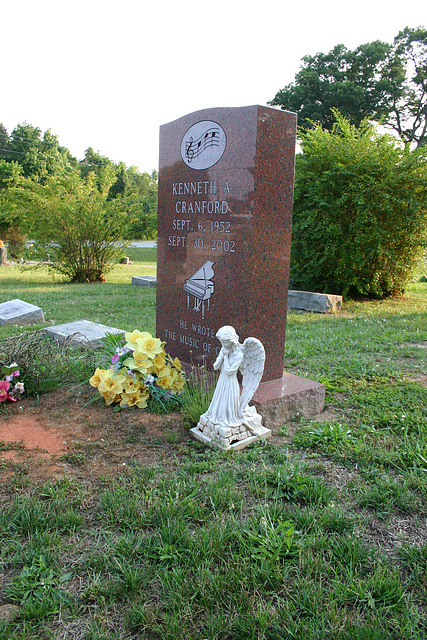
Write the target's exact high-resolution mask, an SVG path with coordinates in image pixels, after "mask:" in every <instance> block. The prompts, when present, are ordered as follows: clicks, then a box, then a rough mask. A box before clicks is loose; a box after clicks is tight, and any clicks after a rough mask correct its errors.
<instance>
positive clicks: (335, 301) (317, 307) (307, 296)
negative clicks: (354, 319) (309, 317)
mask: <svg viewBox="0 0 427 640" xmlns="http://www.w3.org/2000/svg"><path fill="white" fill-rule="evenodd" d="M341 305H342V296H336V295H333V294H331V293H314V292H312V291H295V290H293V289H289V291H288V309H302V311H313V312H314V313H337V312H338V311H341Z"/></svg>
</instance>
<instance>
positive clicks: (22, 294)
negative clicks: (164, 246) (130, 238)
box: [0, 247, 156, 340]
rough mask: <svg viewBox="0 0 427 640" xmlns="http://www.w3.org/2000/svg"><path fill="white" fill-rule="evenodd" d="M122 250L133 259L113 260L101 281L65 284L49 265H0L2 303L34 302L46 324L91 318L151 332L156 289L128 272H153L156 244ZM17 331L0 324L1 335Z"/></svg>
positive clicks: (102, 322)
mask: <svg viewBox="0 0 427 640" xmlns="http://www.w3.org/2000/svg"><path fill="white" fill-rule="evenodd" d="M126 255H127V256H128V257H129V258H130V259H131V260H132V261H133V264H131V265H124V264H116V265H115V266H114V268H113V269H112V270H111V271H110V272H109V273H108V274H107V275H106V281H105V282H104V283H102V284H69V283H66V282H63V281H62V279H61V278H60V277H58V276H54V275H53V274H50V273H49V271H48V269H47V267H40V268H37V269H35V268H34V267H32V268H28V267H26V266H24V267H21V266H19V265H7V266H6V267H1V269H0V303H1V302H6V301H7V300H11V299H13V298H19V299H21V300H24V301H25V302H29V303H31V304H35V305H37V306H39V307H41V308H42V309H43V312H44V315H45V320H46V322H47V323H49V324H61V323H63V322H72V321H73V320H91V321H93V322H100V323H101V324H105V325H108V326H112V327H118V328H119V329H124V330H128V329H129V330H132V329H134V328H137V327H140V326H144V327H145V328H146V330H147V331H150V332H155V300H156V291H155V289H151V288H148V287H137V286H135V285H132V284H131V282H132V276H141V275H156V249H138V248H132V247H130V248H128V249H127V250H126ZM43 326H44V325H33V326H32V327H24V330H33V329H41V328H42V327H43ZM18 331H19V330H18ZM16 333H17V327H14V326H13V325H9V326H6V327H0V340H1V339H2V337H6V336H9V335H15V334H16Z"/></svg>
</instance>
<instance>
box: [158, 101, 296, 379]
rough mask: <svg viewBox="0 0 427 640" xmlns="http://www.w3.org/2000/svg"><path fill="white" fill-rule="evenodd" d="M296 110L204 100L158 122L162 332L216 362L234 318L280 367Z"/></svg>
mask: <svg viewBox="0 0 427 640" xmlns="http://www.w3.org/2000/svg"><path fill="white" fill-rule="evenodd" d="M295 139H296V115H295V114H294V113H290V112H286V111H280V110H277V109H272V108H269V107H264V106H257V105H255V106H249V107H238V108H218V109H206V110H203V111H197V112H195V113H191V114H189V115H186V116H184V117H182V118H180V119H179V120H175V121H174V122H171V123H169V124H165V125H163V126H162V127H161V128H160V167H159V206H158V241H157V251H158V254H157V336H158V337H159V338H161V339H162V340H165V341H166V342H167V345H168V349H169V350H170V352H171V353H173V354H174V355H177V356H178V357H179V358H180V359H181V360H182V361H184V362H187V363H191V364H195V365H200V364H202V363H205V364H207V365H211V364H212V362H213V361H214V360H215V358H216V356H217V352H218V341H217V340H216V339H215V334H216V332H217V331H218V329H219V328H220V327H221V326H223V325H228V324H231V325H233V326H234V327H235V328H236V331H237V333H238V334H239V335H240V337H241V339H242V340H244V339H245V338H246V337H248V336H255V337H257V338H258V339H259V340H261V342H262V343H263V345H264V348H265V351H266V364H265V372H264V378H263V380H264V381H268V380H273V379H278V378H281V377H282V375H283V361H284V343H285V330H286V304H287V293H288V282H289V261H290V249H291V222H292V202H293V183H294V165H295Z"/></svg>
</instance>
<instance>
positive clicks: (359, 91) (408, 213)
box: [270, 27, 427, 298]
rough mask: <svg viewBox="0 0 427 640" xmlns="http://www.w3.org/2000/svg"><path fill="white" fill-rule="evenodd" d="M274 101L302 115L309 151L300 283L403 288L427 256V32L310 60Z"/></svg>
mask: <svg viewBox="0 0 427 640" xmlns="http://www.w3.org/2000/svg"><path fill="white" fill-rule="evenodd" d="M270 104H271V105H275V106H280V107H281V108H282V109H286V110H290V111H295V112H297V113H298V122H299V136H300V141H301V147H302V151H303V153H302V154H298V156H297V160H296V178H295V202H294V213H293V223H292V251H291V277H292V286H293V287H294V288H297V289H303V290H304V289H305V290H312V291H324V292H328V293H337V294H344V295H345V296H369V297H372V296H374V297H379V298H383V297H386V296H389V295H396V294H401V293H402V292H403V290H404V287H405V285H406V284H407V282H408V280H409V279H410V277H411V275H412V272H413V269H414V267H415V266H416V265H417V264H419V261H420V259H421V257H422V256H423V255H424V256H425V255H426V252H427V30H426V29H424V28H423V27H418V28H415V29H411V28H409V27H406V28H405V29H403V30H402V31H401V32H400V33H399V34H398V35H397V36H396V38H395V39H394V42H393V43H392V44H387V43H384V42H380V41H375V42H371V43H368V44H364V45H360V46H359V47H357V48H356V49H355V50H354V51H350V50H348V49H347V48H346V47H345V46H344V45H337V46H336V47H334V48H333V49H332V51H330V52H329V53H326V54H324V53H317V54H316V55H314V56H305V57H304V58H303V60H302V66H301V68H300V70H299V71H298V73H297V74H296V76H295V81H294V82H293V83H291V84H288V85H287V86H286V87H285V88H284V89H282V90H280V91H278V92H277V94H276V96H275V97H274V98H273V100H271V102H270ZM378 125H384V127H387V128H388V129H389V130H390V131H391V132H392V133H393V134H394V135H392V134H383V133H380V131H381V129H380V128H379V126H378ZM382 130H385V129H382Z"/></svg>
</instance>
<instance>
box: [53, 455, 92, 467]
mask: <svg viewBox="0 0 427 640" xmlns="http://www.w3.org/2000/svg"><path fill="white" fill-rule="evenodd" d="M58 460H60V461H61V462H67V463H68V464H72V465H74V466H76V467H80V466H82V465H84V463H85V462H86V455H85V454H84V453H63V454H62V455H61V456H59V458H58Z"/></svg>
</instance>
